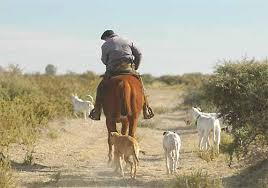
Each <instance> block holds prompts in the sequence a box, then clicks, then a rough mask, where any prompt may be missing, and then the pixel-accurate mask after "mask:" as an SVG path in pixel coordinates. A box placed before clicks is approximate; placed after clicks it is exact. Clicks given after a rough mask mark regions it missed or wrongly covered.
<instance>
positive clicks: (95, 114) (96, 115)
mask: <svg viewBox="0 0 268 188" xmlns="http://www.w3.org/2000/svg"><path fill="white" fill-rule="evenodd" d="M100 115H101V114H100V113H99V112H97V111H96V109H95V108H94V109H93V110H91V112H90V114H89V115H88V117H89V118H90V119H93V120H96V121H98V120H100Z"/></svg>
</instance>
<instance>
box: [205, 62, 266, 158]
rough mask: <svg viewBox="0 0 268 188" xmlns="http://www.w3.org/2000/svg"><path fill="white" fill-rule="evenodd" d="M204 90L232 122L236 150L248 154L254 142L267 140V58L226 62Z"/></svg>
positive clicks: (258, 142)
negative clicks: (261, 60) (262, 60)
mask: <svg viewBox="0 0 268 188" xmlns="http://www.w3.org/2000/svg"><path fill="white" fill-rule="evenodd" d="M204 90H205V95H206V96H207V100H208V101H210V102H212V103H213V104H214V105H215V106H216V107H217V109H218V111H219V112H220V113H221V114H223V116H224V117H225V120H226V121H227V123H228V124H230V125H232V127H233V131H232V133H233V136H234V150H235V152H237V153H240V152H243V154H247V153H249V152H250V150H249V148H250V147H249V145H251V144H264V145H267V144H268V126H267V124H268V118H267V117H268V100H267V99H268V62H267V61H264V62H258V61H255V60H242V61H239V62H224V63H223V64H221V65H219V66H218V67H217V69H216V71H215V76H213V77H212V78H211V79H210V80H209V82H208V83H206V84H205V86H204Z"/></svg>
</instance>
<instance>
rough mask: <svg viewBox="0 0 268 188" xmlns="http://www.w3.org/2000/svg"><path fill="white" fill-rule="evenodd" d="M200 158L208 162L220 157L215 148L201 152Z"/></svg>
mask: <svg viewBox="0 0 268 188" xmlns="http://www.w3.org/2000/svg"><path fill="white" fill-rule="evenodd" d="M198 155H199V157H200V158H201V159H203V160H205V161H207V162H210V161H213V160H215V159H217V158H218V157H219V154H218V153H217V151H216V150H215V149H213V148H211V149H209V150H207V151H200V152H199V153H198Z"/></svg>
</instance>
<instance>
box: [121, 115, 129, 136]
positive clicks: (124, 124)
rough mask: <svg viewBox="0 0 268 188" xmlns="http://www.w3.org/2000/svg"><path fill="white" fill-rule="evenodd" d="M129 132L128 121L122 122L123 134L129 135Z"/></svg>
mask: <svg viewBox="0 0 268 188" xmlns="http://www.w3.org/2000/svg"><path fill="white" fill-rule="evenodd" d="M127 131H128V119H123V120H122V128H121V134H122V135H127Z"/></svg>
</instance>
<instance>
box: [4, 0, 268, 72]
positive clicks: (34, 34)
mask: <svg viewBox="0 0 268 188" xmlns="http://www.w3.org/2000/svg"><path fill="white" fill-rule="evenodd" d="M267 10H268V1H267V0H254V1H253V0H165V1H162V0H146V1H145V0H135V1H126V0H113V1H111V0H76V1H71V0H23V1H22V0H0V66H2V67H6V66H8V65H9V64H18V65H19V66H20V67H21V68H22V69H23V71H24V72H27V73H35V72H41V73H43V72H44V70H45V66H46V65H47V64H53V65H55V66H56V67H57V70H58V73H66V72H70V71H71V72H77V73H82V72H86V71H88V70H91V71H94V72H96V73H103V72H104V71H105V66H104V65H103V64H102V63H101V60H100V57H101V45H102V44H103V41H102V40H100V36H101V34H102V33H103V32H104V31H105V30H106V29H112V30H114V31H115V32H116V33H118V34H119V35H120V36H122V37H124V38H127V39H129V40H131V41H133V42H134V43H135V44H136V46H138V47H139V48H140V49H141V51H142V54H143V59H142V62H141V66H140V69H139V72H140V73H150V74H153V75H157V76H158V75H164V74H172V75H175V74H184V73H190V72H201V73H212V72H213V71H214V70H215V65H216V64H217V63H219V62H221V61H223V60H238V59H241V58H243V57H248V58H253V57H254V58H256V59H266V58H267V49H268V14H267Z"/></svg>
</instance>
